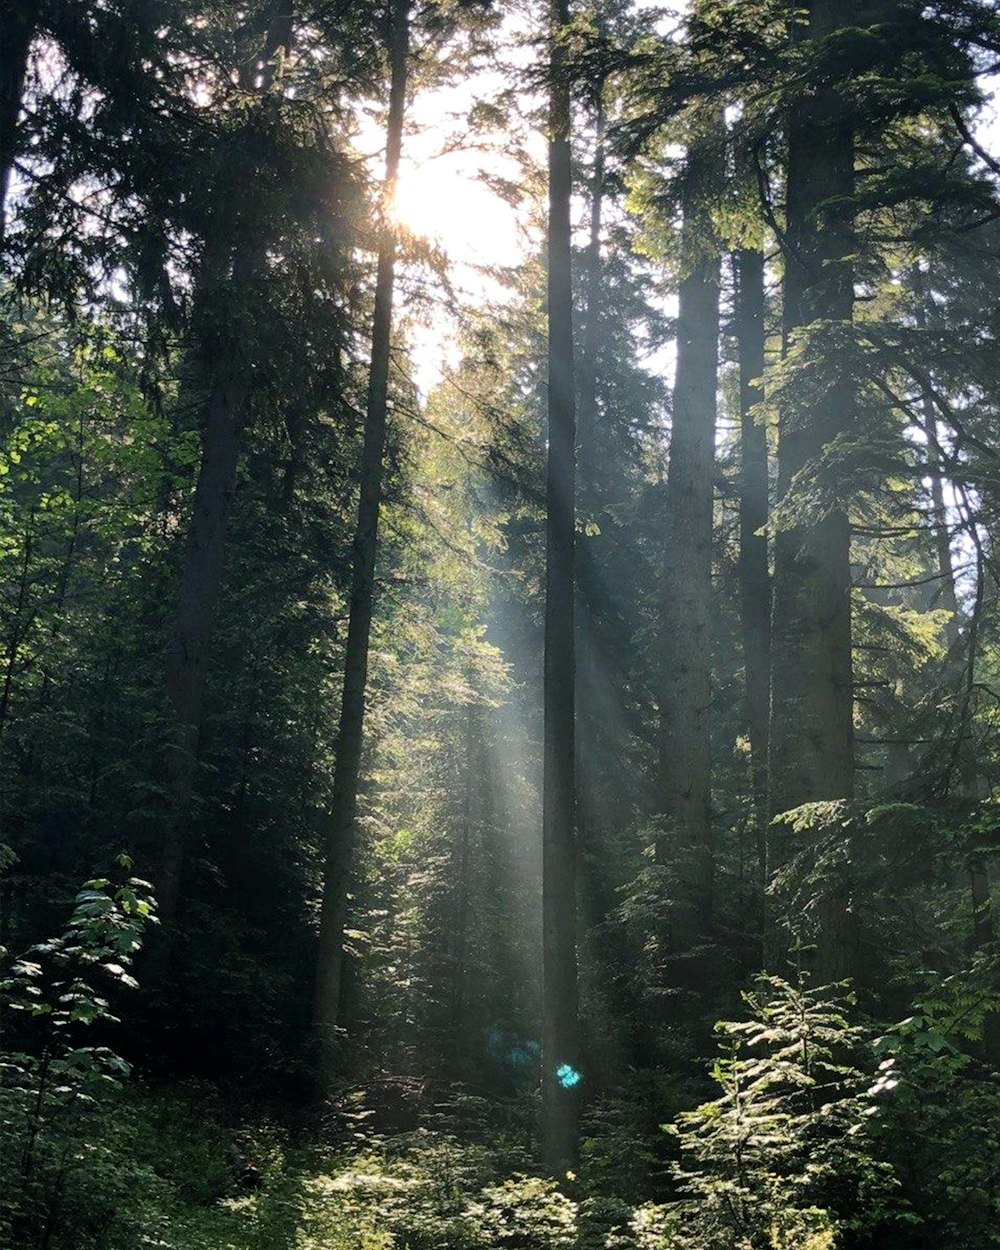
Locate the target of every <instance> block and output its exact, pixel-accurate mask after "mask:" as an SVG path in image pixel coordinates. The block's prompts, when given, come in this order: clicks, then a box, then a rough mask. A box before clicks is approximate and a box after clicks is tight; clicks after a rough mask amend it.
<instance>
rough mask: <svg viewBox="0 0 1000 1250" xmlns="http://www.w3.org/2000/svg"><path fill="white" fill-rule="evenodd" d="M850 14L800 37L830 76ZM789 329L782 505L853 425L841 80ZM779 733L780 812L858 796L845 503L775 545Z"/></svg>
mask: <svg viewBox="0 0 1000 1250" xmlns="http://www.w3.org/2000/svg"><path fill="white" fill-rule="evenodd" d="M844 25H845V23H844V16H843V12H842V10H841V9H840V8H839V6H838V5H836V4H835V3H832V2H831V0H812V2H811V3H810V4H809V5H808V6H807V8H806V9H805V11H804V16H803V19H802V20H801V21H797V22H796V23H795V28H794V37H795V39H796V40H797V42H798V43H799V44H800V45H803V44H804V45H805V46H806V47H807V48H808V52H809V55H810V56H811V57H812V58H813V63H814V64H815V65H816V67H817V69H818V68H820V67H822V66H823V65H824V63H825V62H826V61H827V58H829V63H831V64H835V63H836V62H835V61H834V58H835V56H836V50H837V43H838V40H837V36H838V33H839V32H840V31H842V30H843V28H844ZM787 124H788V156H787V190H786V224H785V229H784V233H783V236H782V239H781V247H782V257H783V260H784V265H785V276H784V287H783V299H784V311H783V318H784V320H783V334H784V337H785V341H786V344H787V350H788V352H789V353H790V354H792V355H798V356H801V354H802V353H804V352H808V353H809V355H810V358H811V367H812V368H813V369H814V370H815V374H816V377H815V381H814V383H813V387H812V390H811V395H812V398H811V400H808V401H806V402H801V403H800V405H799V406H797V407H796V408H795V409H792V408H790V407H789V408H786V409H785V410H784V411H782V412H781V414H780V424H779V436H778V437H779V442H778V500H779V504H780V503H781V502H785V503H786V504H787V502H788V501H790V499H791V498H792V497H793V496H794V495H795V493H796V492H797V491H801V490H802V489H803V487H804V485H805V483H804V479H805V478H806V477H807V475H808V474H810V473H815V472H816V471H817V470H818V468H819V466H820V465H821V463H822V461H823V457H824V453H826V452H827V451H828V449H829V447H830V446H831V444H832V443H833V442H834V440H836V439H837V438H838V437H842V436H843V435H845V434H846V433H848V432H849V431H850V430H851V428H852V426H853V422H854V406H853V403H854V401H853V395H852V392H851V382H850V378H849V373H848V371H847V370H846V369H844V368H843V367H842V363H843V358H842V357H840V356H839V355H838V347H839V349H840V350H841V351H842V350H843V348H844V339H845V335H846V334H849V332H850V326H851V320H852V314H853V307H854V287H853V269H852V260H851V258H852V256H853V254H854V246H855V245H854V238H853V212H852V196H853V194H854V136H853V126H852V122H851V115H850V112H849V110H847V109H845V107H844V105H843V100H842V97H841V93H840V91H839V89H838V84H837V81H836V79H833V80H832V81H831V80H830V79H829V78H827V79H826V80H825V81H823V82H821V83H819V84H818V85H817V86H815V87H814V88H813V89H811V90H810V91H809V92H808V94H806V95H804V97H803V98H801V99H796V100H795V102H794V104H792V105H791V106H790V108H789V115H788V123H787ZM774 561H775V564H774V616H773V626H772V640H771V646H772V684H771V726H770V804H771V810H772V812H780V811H784V810H786V809H788V808H792V807H795V806H797V805H798V804H799V803H804V802H809V801H813V800H819V799H839V798H850V797H851V795H852V794H853V789H854V747H853V742H854V731H853V706H854V692H853V685H852V667H851V566H850V522H849V520H848V516H847V510H846V507H845V506H844V505H843V504H840V505H839V506H838V505H834V506H832V507H831V508H829V510H826V511H824V513H823V514H822V515H820V516H818V517H817V518H816V519H813V520H810V521H807V522H804V523H803V522H799V523H797V524H794V525H793V524H780V525H779V528H778V532H777V534H776V537H775V547H774Z"/></svg>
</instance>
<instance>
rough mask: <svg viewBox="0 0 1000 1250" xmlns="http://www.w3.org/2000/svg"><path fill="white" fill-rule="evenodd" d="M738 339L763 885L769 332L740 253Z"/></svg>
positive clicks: (758, 284) (751, 724)
mask: <svg viewBox="0 0 1000 1250" xmlns="http://www.w3.org/2000/svg"><path fill="white" fill-rule="evenodd" d="M735 260H736V284H737V303H736V339H737V346H738V350H739V361H740V557H739V583H740V614H741V625H742V629H743V664H744V668H745V670H746V723H747V731H748V735H749V738H750V775H751V783H752V786H753V805H754V824H755V832H756V838H757V860H758V869H759V876H760V880H761V881H762V882H763V881H764V880H765V879H766V877H767V840H766V839H767V833H766V829H767V733H768V717H769V707H770V700H771V575H770V572H769V571H768V561H767V535H766V534H765V533H764V526H765V525H766V524H767V502H768V501H767V493H768V473H767V434H766V432H765V430H764V427H763V425H761V424H760V423H759V422H758V421H756V420H755V419H754V411H753V410H754V407H755V405H756V404H759V403H760V402H761V400H762V399H763V398H764V394H763V391H762V390H761V388H760V379H761V378H762V377H763V374H764V364H765V355H764V352H765V342H766V336H767V330H766V326H765V322H764V313H765V303H764V256H763V253H762V252H760V251H758V250H756V249H748V248H743V249H741V250H740V251H739V252H737V253H736V257H735Z"/></svg>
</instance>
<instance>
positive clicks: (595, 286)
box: [576, 81, 605, 892]
mask: <svg viewBox="0 0 1000 1250" xmlns="http://www.w3.org/2000/svg"><path fill="white" fill-rule="evenodd" d="M595 96H596V99H595V106H596V107H595V125H594V164H593V168H592V171H591V179H590V234H589V239H588V243H587V255H586V262H585V269H584V274H583V278H584V291H585V297H586V308H585V312H584V325H583V350H582V353H581V357H580V360H579V361H578V362H577V368H576V374H577V405H576V408H577V427H576V428H577V439H576V442H577V478H578V490H577V498H578V503H579V511H580V513H581V515H582V516H583V517H584V518H585V519H586V521H588V522H590V521H592V520H594V519H595V518H596V517H597V515H598V514H599V512H600V498H599V493H598V490H597V484H596V481H595V478H596V472H595V470H596V465H597V461H598V455H597V430H598V414H597V353H598V350H599V347H600V336H601V221H602V217H603V211H604V165H605V112H604V84H603V81H602V82H600V83H598V84H597V85H596V87H595ZM602 524H603V518H602ZM578 542H579V550H578V552H577V570H576V572H577V587H576V594H577V619H576V828H577V841H578V844H579V855H580V859H581V865H582V868H583V871H584V873H585V874H586V868H587V865H588V864H589V863H590V862H591V857H592V856H597V855H598V854H599V852H598V848H597V846H596V843H594V842H593V835H594V833H595V823H596V810H595V785H594V780H595V778H594V773H595V765H596V763H597V749H596V741H595V738H596V732H597V725H598V718H599V712H598V707H597V699H598V688H599V682H600V677H601V674H600V671H599V670H600V661H599V657H598V642H597V633H596V629H597V620H596V619H595V618H596V612H595V604H596V600H597V596H598V594H599V591H600V585H599V579H600V576H601V572H600V568H599V565H598V559H597V554H596V552H595V551H594V541H593V539H592V537H591V535H590V534H589V533H588V532H586V531H585V532H584V533H582V534H581V535H580V537H579V539H578ZM588 892H589V891H588Z"/></svg>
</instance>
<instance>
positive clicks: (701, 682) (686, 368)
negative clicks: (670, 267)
mask: <svg viewBox="0 0 1000 1250" xmlns="http://www.w3.org/2000/svg"><path fill="white" fill-rule="evenodd" d="M720 124H721V122H720ZM721 179H722V166H721V160H720V157H719V155H718V153H717V152H716V151H710V150H708V145H705V148H704V149H702V146H701V144H700V143H698V142H697V140H696V141H695V143H693V144H692V147H691V148H690V149H689V153H688V176H687V179H686V183H687V185H686V190H685V193H684V198H683V203H682V211H683V222H682V227H681V259H682V264H683V266H684V270H685V271H684V274H683V277H682V278H681V282H680V289H679V292H678V315H677V374H676V378H675V382H674V403H673V420H672V423H671V433H670V458H669V462H668V466H667V505H666V525H665V536H664V546H665V550H664V575H663V599H662V617H661V626H660V628H661V630H662V664H663V669H662V678H661V690H660V739H659V745H660V760H659V781H660V804H659V809H660V815H661V817H662V819H663V829H662V833H661V836H660V838H659V840H658V844H657V858H658V860H659V862H661V863H662V862H664V861H665V860H666V859H668V858H674V859H675V860H676V858H677V856H678V855H679V857H680V860H681V862H682V863H683V864H684V865H685V867H684V869H683V872H684V875H685V878H686V887H687V891H686V892H687V894H688V900H687V901H688V903H689V904H690V906H691V908H692V909H693V910H692V915H693V917H694V925H695V927H696V928H697V929H698V930H701V931H703V930H704V929H705V928H706V927H707V925H708V924H709V923H710V921H711V912H712V893H713V873H714V853H713V846H712V826H711V811H710V805H711V772H712V750H711V735H710V710H711V697H712V696H711V632H712V631H711V623H712V621H711V618H712V613H711V599H712V529H713V525H712V521H713V507H714V478H715V424H716V389H717V384H718V359H719V276H720V254H719V250H718V247H717V243H716V239H715V235H714V231H713V229H712V224H711V219H710V217H709V213H708V208H707V205H708V204H709V203H710V201H711V199H712V198H713V195H714V190H715V188H716V186H717V185H718V184H719V183H721ZM692 936H694V935H693V934H692Z"/></svg>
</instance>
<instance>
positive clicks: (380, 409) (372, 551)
mask: <svg viewBox="0 0 1000 1250" xmlns="http://www.w3.org/2000/svg"><path fill="white" fill-rule="evenodd" d="M391 21H392V29H391V32H390V51H389V59H390V84H389V116H388V122H387V128H386V157H385V181H384V203H385V206H386V209H388V206H389V204H390V202H391V199H392V193H393V190H394V188H395V185H396V179H397V176H398V173H399V159H400V154H401V152H402V145H403V118H404V114H405V109H406V82H407V73H408V69H409V45H410V0H393V5H392V18H391ZM395 266H396V242H395V236H394V234H393V232H392V229H391V227H390V225H389V223H388V222H386V223H384V225H383V231H382V238H381V241H380V244H379V253H378V272H377V276H376V280H375V308H374V313H373V320H372V355H371V369H370V372H369V375H368V401H367V408H366V413H365V433H364V442H363V445H362V450H361V465H360V479H361V482H360V485H361V492H360V497H359V501H358V516H357V526H356V528H355V532H354V551H353V565H352V570H351V597H350V619H349V623H348V627H347V648H346V651H345V654H344V688H343V696H342V700H341V706H340V726H339V731H338V735H337V758H336V764H335V766H334V775H333V794H332V797H331V801H330V809H329V812H328V813H327V815H326V817H325V819H324V821H323V826H324V841H325V844H326V846H325V850H326V864H325V869H324V874H323V898H322V906H321V910H320V926H319V946H318V952H317V963H316V986H315V994H314V999H313V1031H314V1034H315V1039H316V1046H317V1068H316V1075H317V1079H318V1084H319V1087H320V1089H321V1090H322V1091H323V1092H326V1091H329V1089H330V1088H331V1087H332V1085H333V1082H334V1081H335V1079H336V1075H337V1052H338V1045H337V1040H338V1036H339V1022H340V990H341V979H342V972H343V958H344V951H343V948H344V927H345V924H346V920H347V903H348V882H349V874H350V871H351V861H352V859H353V852H354V842H355V824H356V817H357V805H358V784H359V781H360V775H361V751H362V746H363V742H364V718H365V690H366V687H367V683H368V644H369V639H370V636H371V624H372V606H373V602H374V595H375V559H376V555H377V551H378V524H379V512H380V509H381V502H382V461H383V456H384V453H385V436H386V425H387V418H388V400H389V364H390V348H391V337H392V299H393V284H394V280H395Z"/></svg>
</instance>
